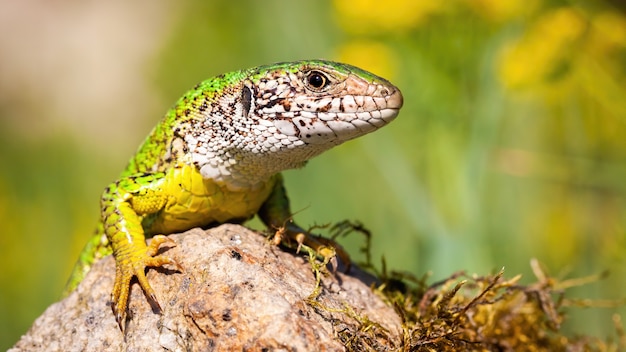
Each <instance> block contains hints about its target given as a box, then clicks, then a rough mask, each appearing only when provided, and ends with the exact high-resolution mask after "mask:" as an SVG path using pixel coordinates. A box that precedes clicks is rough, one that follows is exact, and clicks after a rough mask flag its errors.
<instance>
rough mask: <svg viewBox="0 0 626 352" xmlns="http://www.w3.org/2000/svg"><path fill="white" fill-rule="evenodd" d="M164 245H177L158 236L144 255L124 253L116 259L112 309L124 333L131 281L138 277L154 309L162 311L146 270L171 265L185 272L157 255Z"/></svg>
mask: <svg viewBox="0 0 626 352" xmlns="http://www.w3.org/2000/svg"><path fill="white" fill-rule="evenodd" d="M164 243H169V244H174V245H175V244H176V243H175V242H174V241H173V240H171V239H169V238H167V237H165V236H162V235H158V236H154V237H153V239H152V241H151V242H150V245H148V246H147V247H144V249H143V253H137V251H135V252H133V253H130V252H125V253H124V252H123V253H120V255H119V256H118V257H117V258H116V259H117V261H116V265H115V267H116V272H115V283H114V285H113V292H112V293H111V301H112V304H111V308H112V309H113V314H114V315H115V319H116V320H117V324H118V325H119V327H120V330H122V331H124V328H125V322H126V308H127V306H128V296H129V293H130V281H131V279H132V278H133V276H135V277H137V281H138V282H139V285H140V286H141V288H142V289H143V291H144V293H145V294H146V296H147V297H148V299H149V301H150V303H151V304H152V305H153V307H154V308H156V310H158V311H161V306H160V305H159V301H158V299H157V296H156V293H155V292H154V289H152V287H151V286H150V283H149V282H148V279H147V278H146V273H145V271H146V268H147V267H160V266H163V265H165V264H170V265H174V266H175V267H176V268H177V269H178V270H179V271H182V270H183V267H182V266H181V265H180V264H178V262H177V261H175V260H174V259H172V258H170V257H167V256H164V255H158V256H157V255H156V254H157V253H158V251H159V246H160V245H161V244H164Z"/></svg>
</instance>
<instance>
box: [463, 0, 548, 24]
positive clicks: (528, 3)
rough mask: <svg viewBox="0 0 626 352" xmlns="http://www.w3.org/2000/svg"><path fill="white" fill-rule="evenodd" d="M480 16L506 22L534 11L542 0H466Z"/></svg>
mask: <svg viewBox="0 0 626 352" xmlns="http://www.w3.org/2000/svg"><path fill="white" fill-rule="evenodd" d="M464 1H465V2H466V3H467V5H468V6H469V7H470V8H472V9H473V10H474V11H475V12H476V13H477V14H478V15H479V16H482V17H484V18H487V19H488V20H491V21H493V22H504V21H507V20H510V19H511V18H515V17H518V16H523V15H527V14H529V13H532V12H533V11H534V10H535V9H537V8H538V7H539V5H541V1H540V0H464Z"/></svg>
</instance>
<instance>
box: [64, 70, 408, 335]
mask: <svg viewBox="0 0 626 352" xmlns="http://www.w3.org/2000/svg"><path fill="white" fill-rule="evenodd" d="M401 106H402V95H401V93H400V91H399V90H398V88H396V87H395V86H393V85H392V84H391V83H389V82H388V81H386V80H384V79H382V78H380V77H377V76H375V75H373V74H371V73H368V72H366V71H363V70H361V69H359V68H356V67H353V66H349V65H345V64H340V63H335V62H330V61H322V60H311V61H297V62H291V63H279V64H274V65H267V66H259V67H255V68H251V69H248V70H240V71H235V72H231V73H227V74H223V75H220V76H217V77H214V78H211V79H208V80H206V81H204V82H202V83H200V84H198V85H197V86H195V87H194V88H193V89H191V90H190V91H189V92H187V93H186V94H185V95H184V96H183V97H182V98H180V99H179V100H178V102H177V103H176V104H175V105H174V106H173V107H172V108H171V109H170V110H169V111H168V112H167V114H166V115H165V117H164V119H163V120H162V121H161V122H160V123H159V124H157V126H156V127H155V128H154V129H153V130H152V132H151V133H150V135H149V136H148V137H147V138H146V140H145V141H144V143H143V144H142V145H141V147H140V148H139V150H138V151H137V153H136V154H135V155H134V156H133V157H132V158H131V160H130V162H129V164H128V166H127V168H126V169H125V171H124V172H123V173H122V174H121V175H120V178H119V179H118V180H117V181H115V182H113V183H111V184H110V185H109V186H108V187H107V188H106V189H105V191H104V192H103V195H102V198H101V222H100V223H99V225H98V227H97V231H96V234H95V235H94V236H93V237H92V238H91V240H90V241H89V242H88V244H87V245H86V247H85V249H84V250H83V252H82V253H81V256H80V259H79V261H78V263H77V265H76V267H75V269H74V272H73V273H72V276H71V277H70V281H69V283H68V287H67V289H66V291H67V292H70V291H71V290H73V289H74V288H75V287H76V286H77V285H78V283H80V281H81V280H82V279H83V277H84V276H85V275H86V273H87V272H88V271H89V269H90V268H91V266H92V265H93V263H94V262H95V261H97V260H99V259H100V258H102V257H104V256H106V255H108V254H110V253H113V255H114V257H115V260H116V278H115V284H114V287H113V293H112V303H113V304H112V308H113V312H114V314H115V316H116V319H117V321H118V323H119V324H120V328H123V324H124V322H125V318H126V307H127V300H128V293H129V288H130V281H131V279H132V277H133V276H136V277H137V279H138V282H139V284H140V285H141V287H142V289H143V290H144V291H145V292H146V294H147V296H148V297H149V298H150V299H151V300H152V301H153V302H154V303H156V304H157V306H158V301H157V299H156V295H155V292H154V290H153V289H152V288H151V287H150V285H149V283H148V280H147V279H146V277H145V268H146V267H158V266H162V265H164V264H171V265H175V266H177V267H178V268H179V269H182V268H181V267H180V266H179V265H178V263H177V262H176V261H174V260H173V259H171V258H169V257H167V256H165V255H157V252H158V249H159V246H160V245H161V244H163V243H165V242H168V241H171V240H168V239H167V238H166V237H165V236H162V235H166V234H170V233H173V232H177V231H184V230H188V229H190V228H193V227H196V226H208V225H210V224H213V223H223V222H227V221H242V220H245V219H248V218H250V217H252V216H254V215H255V214H258V215H259V217H260V218H261V220H262V221H263V222H264V223H265V224H266V225H267V226H268V227H269V228H270V229H272V228H273V229H277V228H279V227H281V226H284V225H285V224H286V223H287V220H288V219H289V218H290V216H291V213H290V210H289V201H288V199H287V196H286V192H285V189H284V187H283V181H282V176H281V174H280V172H281V171H283V170H286V169H291V168H297V167H301V166H303V165H304V164H305V163H306V161H307V160H309V159H310V158H312V157H314V156H316V155H318V154H320V153H322V152H323V151H325V150H328V149H330V148H332V147H333V146H335V145H338V144H340V143H343V142H345V141H347V140H350V139H353V138H356V137H358V136H361V135H364V134H366V133H369V132H372V131H374V130H376V129H378V128H380V127H382V126H384V125H385V124H387V123H388V122H390V121H392V120H393V119H394V118H395V117H396V115H397V114H398V111H399V109H400V108H401ZM287 230H288V231H287V233H288V236H291V237H294V238H295V235H296V234H302V233H304V231H303V230H302V229H300V228H299V227H297V226H296V225H293V224H291V225H288V229H287ZM146 236H154V237H153V240H152V242H151V243H150V245H146V241H145V237H146ZM298 238H299V241H303V240H302V236H300V237H298ZM304 243H305V244H307V245H310V246H311V247H313V248H314V249H316V250H318V251H319V252H320V253H322V254H323V255H325V256H328V255H334V250H330V252H329V251H326V252H324V251H323V250H324V248H325V247H327V244H328V243H330V242H329V241H328V240H321V239H318V238H313V237H311V236H308V237H305V239H304Z"/></svg>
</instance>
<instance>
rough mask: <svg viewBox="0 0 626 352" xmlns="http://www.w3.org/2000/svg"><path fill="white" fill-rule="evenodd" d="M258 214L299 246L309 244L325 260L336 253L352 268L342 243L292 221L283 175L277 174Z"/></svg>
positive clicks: (266, 222) (347, 266) (271, 226)
mask: <svg viewBox="0 0 626 352" xmlns="http://www.w3.org/2000/svg"><path fill="white" fill-rule="evenodd" d="M258 215H259V217H260V218H261V220H262V221H263V222H264V223H265V225H266V226H267V227H268V228H270V229H273V230H278V229H283V230H284V233H285V234H286V235H287V237H288V238H290V239H292V240H294V241H295V242H296V243H298V248H299V247H300V246H301V245H305V246H308V247H310V248H312V249H313V250H314V251H315V252H316V253H317V254H318V255H319V256H320V257H323V258H324V259H325V260H331V259H333V258H334V257H335V255H336V256H338V257H339V258H340V259H341V261H342V262H343V263H344V264H345V265H346V270H348V269H349V268H350V256H349V255H348V253H347V252H346V251H345V250H344V249H343V248H342V247H341V245H339V244H338V243H337V242H335V241H333V240H331V239H328V238H324V237H321V236H317V235H313V234H311V233H309V232H308V231H306V230H304V229H303V228H301V227H300V226H298V225H296V224H295V223H293V222H292V221H290V219H291V217H292V214H291V210H290V206H289V198H288V197H287V191H286V190H285V186H284V184H283V177H282V175H278V176H277V180H276V183H275V184H274V188H273V189H272V193H271V194H270V196H269V197H268V198H267V200H266V201H265V202H264V203H263V205H262V206H261V209H259V212H258ZM279 240H280V239H279Z"/></svg>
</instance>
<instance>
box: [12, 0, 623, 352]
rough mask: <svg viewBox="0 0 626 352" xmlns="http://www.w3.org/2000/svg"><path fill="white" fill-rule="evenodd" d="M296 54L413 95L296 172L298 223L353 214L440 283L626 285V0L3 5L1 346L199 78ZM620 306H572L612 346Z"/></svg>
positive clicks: (598, 290)
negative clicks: (385, 119) (460, 279)
mask: <svg viewBox="0 0 626 352" xmlns="http://www.w3.org/2000/svg"><path fill="white" fill-rule="evenodd" d="M303 58H328V59H335V60H339V61H345V62H348V63H351V64H354V65H358V66H361V67H363V68H366V69H369V70H371V71H373V72H375V73H378V74H379V75H382V76H384V77H386V78H388V79H390V80H391V81H392V82H394V83H396V84H397V85H398V86H399V87H400V88H401V89H402V91H403V92H404V96H405V107H404V108H403V110H402V112H401V114H400V116H399V118H398V119H397V120H396V121H395V122H394V123H393V124H391V125H390V126H388V127H386V128H385V129H383V130H380V131H378V132H376V133H374V134H372V135H369V136H367V137H365V138H362V139H359V140H355V141H352V142H350V143H347V144H345V145H343V146H341V147H339V148H337V149H335V150H333V151H332V152H329V153H327V154H325V155H323V156H320V157H318V158H317V159H315V160H314V161H312V162H310V163H309V165H308V166H307V167H306V168H305V169H303V170H295V171H289V172H286V174H285V175H286V182H287V187H288V190H289V192H290V195H291V199H292V203H293V210H294V211H299V212H298V214H297V215H296V219H297V221H298V222H299V223H300V224H301V225H303V226H308V225H313V224H324V223H331V222H336V221H340V220H343V219H352V220H360V221H362V222H363V223H364V224H365V226H366V227H368V228H369V229H370V230H371V231H372V232H373V235H374V236H373V258H374V261H375V262H376V263H379V262H380V258H381V256H383V255H384V256H385V258H386V262H387V266H388V268H390V269H395V270H404V271H409V272H412V273H414V274H416V275H418V276H422V275H423V274H425V273H431V275H432V276H431V280H432V281H435V280H437V279H440V278H443V277H446V276H448V275H450V274H451V273H452V272H454V271H457V270H460V269H464V270H467V271H468V272H469V273H479V274H485V273H489V272H493V271H495V270H499V269H500V268H502V267H505V270H506V271H505V272H506V275H507V276H509V277H512V276H514V275H516V274H520V273H521V274H523V279H522V281H523V282H526V283H530V282H533V281H534V280H535V278H534V276H533V274H532V271H531V270H530V266H529V261H530V259H531V258H537V259H538V260H539V261H541V262H542V263H543V264H544V265H545V267H546V268H547V269H548V271H549V272H550V273H551V274H553V275H554V276H555V277H559V278H574V277H581V276H586V275H592V274H597V273H600V272H603V271H605V270H608V271H609V272H610V275H609V276H608V277H607V278H606V279H603V280H601V281H599V282H597V283H593V284H590V285H587V286H585V287H582V288H576V289H572V290H570V291H568V293H567V295H568V297H572V298H576V297H579V298H591V299H612V300H619V299H622V298H624V297H625V296H626V293H624V287H626V265H625V264H626V226H625V225H626V83H625V82H626V80H625V79H626V75H625V74H626V8H625V7H624V5H623V3H622V2H621V1H618V0H615V1H614V2H613V3H612V2H611V1H594V2H589V1H576V0H571V1H565V0H563V1H556V0H554V1H550V0H506V1H501V0H450V1H439V0H419V1H418V0H388V1H374V0H334V1H330V0H327V1H299V2H298V1H277V0H275V1H269V0H266V1H252V0H249V1H243V0H242V1H179V2H172V1H154V0H137V1H129V2H127V1H121V0H115V1H78V2H77V1H68V0H58V1H48V0H31V1H11V0H0V349H5V348H8V347H9V346H11V345H12V344H13V343H15V342H16V340H17V339H18V337H19V335H20V334H22V333H24V332H25V331H26V330H27V328H28V327H29V326H30V324H32V322H33V320H34V319H35V317H37V316H38V315H39V314H41V313H42V312H43V310H44V309H45V308H46V307H47V306H48V305H50V304H51V303H53V302H55V301H56V300H57V299H58V298H59V294H60V292H61V290H62V287H63V285H64V283H65V281H66V279H67V277H68V275H69V273H70V270H71V267H72V265H73V263H74V261H75V260H76V258H77V256H78V253H79V251H80V249H81V247H82V245H83V244H84V243H85V241H86V239H87V238H88V237H89V235H90V234H91V232H92V230H93V228H94V224H95V222H96V220H97V218H98V199H99V195H100V193H101V191H102V190H103V188H104V187H105V186H106V185H107V183H108V182H110V181H112V180H114V179H115V178H116V177H117V175H118V174H119V172H120V171H121V170H122V169H123V167H124V166H125V164H126V161H127V160H128V158H129V157H130V155H132V153H133V152H134V150H135V149H136V147H137V146H138V145H139V143H140V142H141V141H142V139H143V138H144V137H145V135H146V134H147V132H148V131H149V130H150V128H151V127H152V126H153V125H154V124H155V123H156V122H157V121H158V119H159V118H160V117H161V116H162V115H163V114H164V112H165V111H166V110H167V108H168V107H169V106H171V104H172V103H173V102H174V101H175V100H176V99H177V98H178V97H179V96H180V95H182V93H183V92H184V91H185V90H186V89H188V88H189V87H191V86H193V85H194V84H195V83H197V82H198V81H200V80H202V79H205V78H208V77H211V76H213V75H217V74H220V73H223V72H227V71H231V70H235V69H240V68H247V67H251V66H256V65H259V64H264V63H271V62H276V61H287V60H295V59H303ZM253 224H254V223H253ZM257 225H258V223H257ZM343 243H344V244H345V246H346V247H347V248H348V250H349V252H351V254H352V255H353V256H354V257H355V258H356V259H357V260H359V258H361V256H360V255H359V250H358V249H359V247H360V246H361V245H362V243H363V241H362V239H361V238H358V236H357V237H354V238H348V239H346V240H343ZM615 313H619V314H621V315H622V316H625V315H624V313H625V310H624V308H623V307H617V308H616V307H612V308H611V307H609V308H573V309H570V310H569V313H568V314H569V316H570V320H569V321H568V322H567V323H566V324H565V326H564V329H567V330H568V331H571V333H572V334H574V333H585V334H593V335H597V336H600V337H606V336H609V335H611V334H612V333H613V331H614V328H613V323H612V316H613V314H615Z"/></svg>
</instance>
